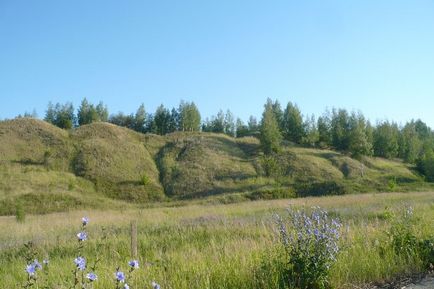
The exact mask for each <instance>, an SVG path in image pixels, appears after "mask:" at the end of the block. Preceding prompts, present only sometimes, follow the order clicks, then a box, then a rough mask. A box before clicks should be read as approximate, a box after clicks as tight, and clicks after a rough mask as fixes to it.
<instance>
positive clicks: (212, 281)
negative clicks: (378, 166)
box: [0, 193, 434, 289]
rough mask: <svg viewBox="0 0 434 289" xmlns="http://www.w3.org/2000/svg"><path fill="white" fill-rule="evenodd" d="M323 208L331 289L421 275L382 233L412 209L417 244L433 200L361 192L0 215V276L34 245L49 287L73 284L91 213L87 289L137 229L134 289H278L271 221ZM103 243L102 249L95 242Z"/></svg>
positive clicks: (119, 257) (20, 276) (277, 250)
mask: <svg viewBox="0 0 434 289" xmlns="http://www.w3.org/2000/svg"><path fill="white" fill-rule="evenodd" d="M290 204H291V205H292V206H295V207H307V208H309V207H311V206H321V207H323V208H325V209H327V210H328V211H329V213H330V214H331V215H333V216H334V217H337V218H339V219H341V221H342V222H343V224H344V239H343V241H342V251H341V253H340V255H339V256H338V260H337V262H336V263H335V264H334V266H333V267H332V268H331V273H330V274H331V275H330V280H331V284H332V286H334V287H335V288H349V287H350V285H349V284H352V285H355V286H359V285H362V284H367V283H371V282H381V281H385V280H390V279H393V278H395V277H397V276H399V275H402V274H410V273H417V272H422V271H423V270H424V264H423V263H422V262H421V261H420V259H418V258H416V257H415V258H410V259H408V258H404V257H402V256H400V255H398V254H396V252H395V251H394V250H393V249H392V248H391V247H390V246H388V244H389V242H390V239H389V237H388V236H389V235H388V234H387V230H388V229H390V228H391V225H390V224H391V222H392V220H393V217H390V216H389V213H388V212H399V209H400V208H402V207H403V206H404V204H410V205H412V206H413V208H414V212H415V215H416V216H417V217H418V220H419V221H418V223H417V224H416V226H415V234H416V236H417V237H418V238H426V237H429V236H433V235H434V226H432V224H433V223H432V220H433V219H434V194H433V193H412V194H395V193H391V194H376V195H373V194H369V195H368V194H366V195H357V196H356V195H351V196H335V197H323V198H305V199H292V200H273V201H257V202H246V203H238V204H230V205H207V206H203V205H189V206H185V207H178V208H150V209H142V210H139V209H128V210H125V211H114V210H110V211H75V212H69V213H54V214H48V215H38V216H34V215H28V216H27V217H26V222H25V223H17V222H16V220H15V218H14V217H0V244H1V247H0V279H1V280H2V282H1V287H2V288H18V287H20V285H21V284H23V283H24V282H25V279H26V273H25V271H24V268H25V254H26V253H25V248H24V244H25V243H26V242H28V241H30V240H31V241H33V243H34V244H35V248H36V250H37V252H38V255H39V256H40V258H41V259H43V258H47V257H48V258H49V259H50V269H49V282H50V284H51V285H52V286H55V285H56V284H59V283H61V282H63V281H64V280H71V278H72V277H73V276H72V274H71V271H72V270H73V269H74V264H73V259H74V258H75V257H76V256H75V245H76V239H75V235H76V233H77V230H78V225H79V223H80V219H81V217H82V216H83V215H87V216H89V218H90V220H91V222H90V223H89V225H88V228H87V229H88V235H89V240H88V243H87V245H86V247H85V249H84V250H85V251H84V252H83V254H85V255H87V256H95V255H98V256H100V257H101V258H102V261H101V263H100V264H99V269H98V272H97V273H98V281H96V282H95V284H94V285H95V286H94V288H112V287H113V279H114V275H113V274H114V272H115V269H116V267H117V266H125V264H126V262H127V261H128V260H129V259H130V258H131V253H130V239H129V238H130V237H129V225H130V222H131V220H137V223H138V256H139V258H138V259H139V261H140V264H141V268H140V269H139V271H138V272H136V274H135V275H134V277H133V280H132V282H131V284H130V285H132V286H131V288H151V281H152V280H157V281H158V283H160V285H161V288H177V289H178V288H179V289H183V288H189V289H192V288H246V289H247V288H264V289H265V288H270V289H271V288H284V287H282V284H281V278H280V274H281V270H280V265H281V263H279V262H283V260H280V261H279V258H273V257H275V256H277V257H279V256H282V248H281V247H279V245H278V240H279V235H278V229H277V228H276V226H275V223H274V221H273V218H272V215H273V213H276V212H277V213H283V211H284V209H285V208H286V207H287V206H288V205H290ZM101 242H102V243H103V245H102V247H101V248H100V249H97V248H98V246H97V245H98V243H101Z"/></svg>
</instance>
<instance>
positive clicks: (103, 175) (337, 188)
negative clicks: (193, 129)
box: [0, 118, 432, 215]
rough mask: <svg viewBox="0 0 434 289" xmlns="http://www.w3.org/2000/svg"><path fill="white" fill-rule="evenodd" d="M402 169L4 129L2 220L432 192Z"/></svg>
mask: <svg viewBox="0 0 434 289" xmlns="http://www.w3.org/2000/svg"><path fill="white" fill-rule="evenodd" d="M431 188H432V186H431V185H430V184H429V183H426V182H424V181H423V179H422V178H421V177H420V176H419V175H417V174H416V173H415V172H414V171H413V170H412V168H410V167H409V166H408V165H407V164H404V163H402V162H400V161H391V160H385V159H379V158H368V157H365V158H362V159H360V160H355V159H352V158H350V157H348V156H346V155H343V154H340V153H338V152H335V151H330V150H318V149H309V148H302V147H295V146H290V145H288V146H285V147H284V148H283V150H282V152H280V153H279V154H278V155H275V156H273V157H267V156H264V155H263V154H262V153H261V151H260V147H259V142H258V140H257V139H255V138H251V137H248V138H240V139H235V138H231V137H228V136H226V135H222V134H212V133H180V132H178V133H173V134H169V135H166V136H158V135H150V134H148V135H143V134H139V133H136V132H134V131H131V130H129V129H126V128H122V127H118V126H115V125H112V124H108V123H93V124H90V125H85V126H81V127H79V128H77V129H74V130H71V131H65V130H61V129H59V128H57V127H55V126H52V125H50V124H48V123H46V122H44V121H41V120H36V119H27V118H21V119H15V120H10V121H3V122H0V214H1V215H5V214H13V213H14V212H15V207H16V205H17V204H19V205H20V206H24V207H25V210H26V211H27V212H32V213H43V212H51V211H63V210H68V209H74V208H82V207H92V208H99V207H101V208H102V207H107V206H110V207H113V206H114V207H125V206H132V204H149V203H151V202H154V201H172V200H183V199H197V198H203V197H207V200H211V201H216V202H234V201H240V200H245V199H260V198H262V199H269V198H279V197H293V196H305V195H323V194H346V193H357V192H369V191H370V192H376V191H407V190H429V189H431Z"/></svg>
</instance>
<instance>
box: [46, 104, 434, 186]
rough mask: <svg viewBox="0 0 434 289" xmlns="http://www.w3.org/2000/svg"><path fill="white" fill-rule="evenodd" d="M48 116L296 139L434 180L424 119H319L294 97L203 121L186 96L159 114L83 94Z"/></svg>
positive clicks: (339, 115)
mask: <svg viewBox="0 0 434 289" xmlns="http://www.w3.org/2000/svg"><path fill="white" fill-rule="evenodd" d="M44 120H46V121H47V122H50V123H52V124H54V125H56V126H58V127H60V128H64V129H70V128H73V127H77V126H81V125H85V124H90V123H92V122H97V121H103V122H110V123H113V124H116V125H119V126H123V127H127V128H130V129H132V130H135V131H137V132H141V133H155V134H159V135H164V134H167V133H171V132H175V131H203V132H215V133H224V134H227V135H230V136H233V137H244V136H254V137H258V138H259V139H260V141H261V146H262V149H263V151H264V153H266V154H273V153H278V152H279V151H280V148H281V146H282V143H293V144H297V145H302V146H307V147H314V148H329V149H334V150H337V151H341V152H343V153H346V154H349V155H351V156H352V157H355V158H360V157H362V156H378V157H383V158H388V159H392V158H400V159H402V160H404V161H405V162H407V163H411V164H416V165H417V168H418V169H419V170H420V171H421V172H422V173H424V174H425V175H427V177H428V178H430V179H432V180H434V133H433V131H432V130H431V128H430V127H428V126H427V125H426V124H425V123H424V122H423V121H421V120H419V119H418V120H411V121H409V122H407V123H406V124H405V125H403V126H399V125H398V124H397V123H396V122H393V121H387V120H386V121H381V122H378V123H376V124H375V125H373V124H371V122H370V121H369V120H367V119H366V118H365V117H364V115H363V114H362V113H361V112H349V111H347V110H346V109H337V108H333V109H331V110H326V111H325V112H324V113H323V114H322V115H321V116H319V117H318V118H315V116H314V115H303V114H302V112H301V111H300V109H299V108H298V106H297V105H296V104H294V103H292V102H288V103H287V104H286V106H285V107H284V108H282V106H281V104H280V103H279V101H277V100H275V101H273V100H271V99H267V101H266V103H265V105H264V111H263V114H262V118H261V120H260V121H259V122H258V121H257V119H256V117H254V116H250V118H249V120H248V122H247V123H244V122H243V121H242V120H241V119H240V118H237V117H235V115H234V114H233V113H232V112H231V111H229V110H227V111H226V112H223V110H220V111H219V112H218V113H217V114H216V115H214V116H212V117H211V118H207V119H205V120H204V121H202V120H201V115H200V112H199V109H198V108H197V106H196V105H195V103H194V102H186V101H181V102H180V104H179V106H178V107H176V108H175V107H174V108H171V109H169V108H166V107H164V105H160V106H159V107H158V108H157V109H156V110H155V112H154V113H147V112H146V110H145V106H144V104H141V105H140V106H139V107H138V109H137V111H136V112H135V113H131V114H124V113H122V112H119V113H116V114H111V115H110V114H109V112H108V109H107V106H106V105H104V104H103V103H102V102H100V103H98V104H97V105H94V104H92V103H90V102H89V101H88V100H87V99H86V98H84V99H83V100H82V102H81V104H80V106H79V108H78V109H77V113H75V110H74V107H73V105H72V103H65V104H60V103H57V104H55V105H53V104H52V103H49V104H48V108H47V111H46V114H45V118H44ZM430 172H432V173H430Z"/></svg>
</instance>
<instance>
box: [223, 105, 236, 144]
mask: <svg viewBox="0 0 434 289" xmlns="http://www.w3.org/2000/svg"><path fill="white" fill-rule="evenodd" d="M224 132H225V134H227V135H229V136H233V137H234V136H235V120H234V115H233V114H232V112H231V111H230V110H229V109H228V110H227V111H226V114H225V119H224Z"/></svg>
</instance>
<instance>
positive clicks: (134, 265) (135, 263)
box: [128, 260, 139, 269]
mask: <svg viewBox="0 0 434 289" xmlns="http://www.w3.org/2000/svg"><path fill="white" fill-rule="evenodd" d="M128 265H130V267H131V269H139V261H137V260H131V261H130V262H128Z"/></svg>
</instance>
